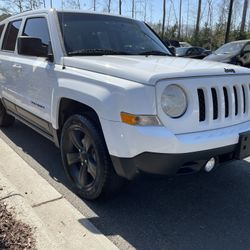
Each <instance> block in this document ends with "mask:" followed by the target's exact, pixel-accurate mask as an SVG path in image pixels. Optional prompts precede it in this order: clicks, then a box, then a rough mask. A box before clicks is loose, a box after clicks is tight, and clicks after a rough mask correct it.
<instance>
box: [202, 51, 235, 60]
mask: <svg viewBox="0 0 250 250" xmlns="http://www.w3.org/2000/svg"><path fill="white" fill-rule="evenodd" d="M236 55H238V53H233V54H211V55H209V56H207V57H205V58H204V60H209V61H210V60H211V61H216V62H223V61H226V60H230V59H231V58H233V57H235V56H236Z"/></svg>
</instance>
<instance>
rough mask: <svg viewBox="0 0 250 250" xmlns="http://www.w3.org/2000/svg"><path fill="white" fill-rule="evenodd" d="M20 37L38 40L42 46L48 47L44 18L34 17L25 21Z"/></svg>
mask: <svg viewBox="0 0 250 250" xmlns="http://www.w3.org/2000/svg"><path fill="white" fill-rule="evenodd" d="M22 36H29V37H33V38H39V39H41V41H42V43H43V46H47V47H48V45H49V42H50V37H49V29H48V24H47V20H46V18H44V17H36V18H29V19H27V21H26V23H25V27H24V30H23V34H22Z"/></svg>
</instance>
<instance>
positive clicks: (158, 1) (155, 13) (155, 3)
mask: <svg viewBox="0 0 250 250" xmlns="http://www.w3.org/2000/svg"><path fill="white" fill-rule="evenodd" d="M66 1H67V0H64V2H65V5H66ZM135 1H136V3H137V4H136V18H137V19H140V20H144V19H146V21H147V22H155V23H157V22H159V21H160V20H161V19H162V0H147V8H146V16H145V15H144V10H145V8H144V5H143V3H145V0H135ZM214 1H215V2H220V1H221V0H214ZM107 2H108V1H107V0H97V3H98V4H97V11H103V9H104V7H105V6H107ZM131 2H132V1H131V0H123V4H122V14H123V15H125V16H131V13H132V11H131V9H132V7H131ZM197 2H198V1H197V0H196V1H195V0H183V5H182V6H183V7H182V19H183V22H186V20H187V17H188V19H189V22H190V23H194V22H195V19H196V12H197V8H198V4H197ZM203 2H206V1H203ZM52 3H53V6H54V7H56V8H61V7H62V0H52ZM105 3H106V4H105ZM80 4H81V8H82V9H86V10H93V0H80ZM205 5H206V4H205V3H204V4H203V9H204V8H205V7H206V6H205ZM47 6H50V0H47ZM66 8H67V5H66V7H65V9H66ZM188 11H189V16H187V12H188ZM111 12H112V13H118V0H113V1H112V7H111ZM166 13H167V19H166V22H167V23H170V24H173V23H175V22H176V19H179V0H177V1H176V0H173V1H171V0H167V8H166ZM169 13H170V15H169ZM204 14H205V13H204ZM205 15H206V14H205ZM169 16H170V18H169ZM203 17H204V15H203Z"/></svg>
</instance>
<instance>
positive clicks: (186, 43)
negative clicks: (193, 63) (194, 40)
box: [179, 42, 192, 47]
mask: <svg viewBox="0 0 250 250" xmlns="http://www.w3.org/2000/svg"><path fill="white" fill-rule="evenodd" d="M179 44H180V46H181V47H192V45H191V44H190V43H188V42H179Z"/></svg>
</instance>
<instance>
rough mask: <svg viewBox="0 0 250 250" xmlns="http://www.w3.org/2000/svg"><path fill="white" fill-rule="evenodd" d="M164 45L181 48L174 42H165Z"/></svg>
mask: <svg viewBox="0 0 250 250" xmlns="http://www.w3.org/2000/svg"><path fill="white" fill-rule="evenodd" d="M164 43H165V45H167V46H168V47H175V48H179V47H181V45H180V43H179V42H178V41H176V40H165V41H164Z"/></svg>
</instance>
